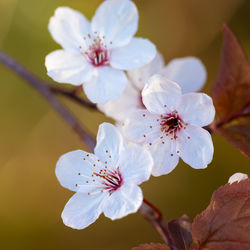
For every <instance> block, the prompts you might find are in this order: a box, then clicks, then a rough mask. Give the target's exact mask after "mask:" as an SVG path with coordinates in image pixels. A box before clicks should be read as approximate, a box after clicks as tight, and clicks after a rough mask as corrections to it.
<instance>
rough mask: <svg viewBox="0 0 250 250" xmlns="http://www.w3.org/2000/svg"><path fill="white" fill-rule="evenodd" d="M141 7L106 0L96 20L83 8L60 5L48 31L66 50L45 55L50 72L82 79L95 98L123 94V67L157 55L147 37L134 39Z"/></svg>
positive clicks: (57, 76)
mask: <svg viewBox="0 0 250 250" xmlns="http://www.w3.org/2000/svg"><path fill="white" fill-rule="evenodd" d="M138 19H139V16H138V11H137V8H136V6H135V4H134V3H133V2H132V1H130V0H106V1H104V2H103V3H102V4H101V5H100V6H99V8H98V9H97V11H96V13H95V15H94V17H93V19H92V21H91V23H89V22H88V20H87V19H86V18H85V17H84V16H83V15H82V14H81V13H79V12H77V11H75V10H72V9H70V8H68V7H59V8H57V9H56V11H55V15H54V16H53V17H52V18H51V19H50V22H49V31H50V33H51V35H52V37H53V38H54V40H55V41H56V42H57V43H59V44H60V45H61V46H62V47H63V49H62V50H56V51H54V52H52V53H51V54H49V55H48V56H47V57H46V60H45V65H46V68H47V71H48V75H49V76H50V77H51V78H53V79H54V80H55V81H57V82H60V83H70V84H73V85H81V84H83V88H84V91H85V93H86V95H87V97H88V98H89V99H90V100H91V101H92V102H94V103H106V102H107V101H109V100H114V99H118V98H119V97H120V96H121V94H122V92H123V90H124V88H125V86H126V84H127V81H128V80H127V76H126V74H125V73H124V71H123V70H130V69H135V68H138V67H141V66H143V65H145V64H147V63H149V62H150V61H151V60H152V59H153V58H154V57H155V54H156V49H155V46H154V45H153V44H152V43H151V42H150V41H149V40H147V39H142V38H133V36H134V35H135V33H136V31H137V27H138Z"/></svg>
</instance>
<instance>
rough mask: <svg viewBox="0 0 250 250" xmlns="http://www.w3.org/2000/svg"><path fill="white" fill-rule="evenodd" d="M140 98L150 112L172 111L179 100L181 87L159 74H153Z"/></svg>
mask: <svg viewBox="0 0 250 250" xmlns="http://www.w3.org/2000/svg"><path fill="white" fill-rule="evenodd" d="M142 100H143V103H144V105H145V106H146V108H147V109H148V110H149V111H150V112H152V113H156V114H165V113H166V112H172V111H174V110H175V109H176V107H177V106H178V104H179V102H180V100H181V88H180V87H179V85H178V84H176V83H175V82H172V81H170V80H168V79H167V78H165V77H163V76H161V75H154V76H152V77H151V78H150V79H149V81H148V83H147V84H146V86H145V87H144V89H143V91H142Z"/></svg>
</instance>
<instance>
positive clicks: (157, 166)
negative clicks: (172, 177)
mask: <svg viewBox="0 0 250 250" xmlns="http://www.w3.org/2000/svg"><path fill="white" fill-rule="evenodd" d="M149 149H150V152H151V154H152V156H153V159H154V166H153V169H152V175H153V176H160V175H164V174H169V173H170V172H171V171H173V170H174V169H175V167H176V166H177V164H178V162H179V156H178V155H177V153H176V143H175V142H174V141H171V140H169V139H168V138H167V137H163V139H162V140H158V141H157V143H155V144H153V145H152V147H149Z"/></svg>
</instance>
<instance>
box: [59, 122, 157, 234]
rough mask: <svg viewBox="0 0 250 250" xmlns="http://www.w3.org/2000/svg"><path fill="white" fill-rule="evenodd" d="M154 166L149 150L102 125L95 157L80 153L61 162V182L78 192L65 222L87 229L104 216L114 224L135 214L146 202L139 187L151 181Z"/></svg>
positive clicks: (65, 216)
mask: <svg viewBox="0 0 250 250" xmlns="http://www.w3.org/2000/svg"><path fill="white" fill-rule="evenodd" d="M152 165H153V159H152V157H151V155H150V153H149V152H148V151H147V150H146V149H145V148H143V147H141V146H138V145H135V144H134V145H130V146H128V145H126V144H125V143H124V141H123V137H122V136H121V134H120V132H119V131H118V129H117V128H115V127H114V126H113V125H111V124H109V123H103V124H101V125H100V127H99V131H98V135H97V144H96V147H95V150H94V154H91V153H87V152H84V151H82V150H76V151H73V152H69V153H66V154H64V155H63V156H61V157H60V159H59V160H58V162H57V165H56V176H57V178H58V180H59V182H60V183H61V185H62V186H63V187H65V188H68V189H70V190H72V191H75V192H76V193H75V194H74V195H73V196H72V197H71V199H70V200H69V201H68V203H67V204H66V206H65V208H64V210H63V212H62V219H63V222H64V223H65V225H67V226H69V227H72V228H75V229H83V228H85V227H87V226H88V225H90V224H91V223H93V222H94V221H95V220H96V219H97V218H98V217H99V216H100V214H101V213H102V212H103V213H104V214H105V216H107V217H109V218H110V219H112V220H114V219H119V218H122V217H124V216H126V215H128V214H130V213H135V212H136V211H137V210H138V209H139V207H140V206H141V204H142V201H143V196H142V191H141V189H140V187H139V186H138V185H139V184H141V183H142V182H144V181H147V180H148V179H149V177H150V175H151V170H152Z"/></svg>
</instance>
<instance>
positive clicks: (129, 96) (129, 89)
mask: <svg viewBox="0 0 250 250" xmlns="http://www.w3.org/2000/svg"><path fill="white" fill-rule="evenodd" d="M141 105H142V104H141V99H140V93H139V92H138V91H137V90H136V89H135V88H134V87H133V86H132V85H131V83H130V82H128V84H127V86H126V88H125V90H124V91H123V93H122V96H121V98H120V99H118V100H113V101H109V102H107V103H105V104H98V105H97V107H98V109H99V110H101V111H102V112H104V113H105V115H107V116H109V117H112V118H113V119H115V120H116V121H124V120H125V119H126V118H127V117H129V116H130V114H132V113H133V112H134V111H135V110H136V109H138V108H139V107H140V106H141Z"/></svg>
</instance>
